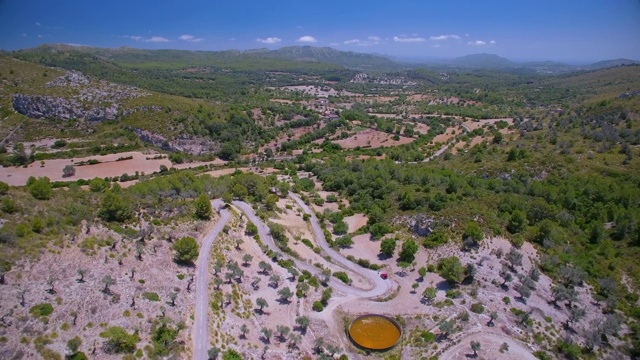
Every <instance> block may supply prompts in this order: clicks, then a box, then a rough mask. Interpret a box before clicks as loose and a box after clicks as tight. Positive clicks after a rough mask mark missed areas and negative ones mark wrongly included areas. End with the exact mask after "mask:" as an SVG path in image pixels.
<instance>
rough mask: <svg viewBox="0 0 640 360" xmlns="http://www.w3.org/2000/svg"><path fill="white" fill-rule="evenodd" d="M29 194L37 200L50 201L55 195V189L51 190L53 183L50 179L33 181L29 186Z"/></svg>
mask: <svg viewBox="0 0 640 360" xmlns="http://www.w3.org/2000/svg"><path fill="white" fill-rule="evenodd" d="M29 193H30V194H31V196H33V197H34V198H35V199H38V200H49V199H51V196H52V195H53V189H52V188H51V182H50V181H49V178H48V177H42V178H38V179H37V180H33V181H32V182H31V184H30V185H29Z"/></svg>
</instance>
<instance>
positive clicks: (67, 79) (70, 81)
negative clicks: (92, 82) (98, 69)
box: [46, 71, 89, 88]
mask: <svg viewBox="0 0 640 360" xmlns="http://www.w3.org/2000/svg"><path fill="white" fill-rule="evenodd" d="M82 85H89V79H87V77H86V76H84V75H83V74H82V73H81V72H78V71H69V72H68V73H66V74H65V75H63V76H59V77H57V78H55V79H53V80H51V81H49V82H48V83H47V85H46V87H47V88H52V87H63V86H70V87H78V86H82Z"/></svg>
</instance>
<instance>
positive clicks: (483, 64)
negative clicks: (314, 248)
mask: <svg viewBox="0 0 640 360" xmlns="http://www.w3.org/2000/svg"><path fill="white" fill-rule="evenodd" d="M447 63H448V64H450V65H453V66H462V67H477V68H504V67H512V66H516V65H517V64H516V63H514V62H513V61H511V60H509V59H507V58H503V57H501V56H498V55H495V54H471V55H466V56H462V57H459V58H455V59H452V60H450V61H448V62H447Z"/></svg>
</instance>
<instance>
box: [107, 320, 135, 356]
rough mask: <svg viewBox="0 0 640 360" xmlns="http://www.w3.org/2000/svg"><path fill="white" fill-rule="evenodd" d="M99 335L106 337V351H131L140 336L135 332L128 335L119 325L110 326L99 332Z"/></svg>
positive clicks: (133, 349)
mask: <svg viewBox="0 0 640 360" xmlns="http://www.w3.org/2000/svg"><path fill="white" fill-rule="evenodd" d="M100 337H103V338H106V339H107V341H106V342H105V349H106V351H107V352H108V353H117V354H119V353H129V354H131V353H133V352H134V351H135V350H136V344H137V343H138V342H140V338H139V337H138V335H136V334H132V335H129V333H127V331H126V330H125V329H124V328H122V327H120V326H112V327H110V328H108V329H107V330H105V331H103V332H101V333H100Z"/></svg>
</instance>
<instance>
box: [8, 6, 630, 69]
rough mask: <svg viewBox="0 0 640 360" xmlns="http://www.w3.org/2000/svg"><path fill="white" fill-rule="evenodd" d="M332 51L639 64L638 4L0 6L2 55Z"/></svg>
mask: <svg viewBox="0 0 640 360" xmlns="http://www.w3.org/2000/svg"><path fill="white" fill-rule="evenodd" d="M42 43H69V44H80V45H91V46H100V47H120V46H129V47H139V48H149V49H167V48H170V49H190V50H226V49H243V50H244V49H254V48H260V47H267V48H272V49H275V48H280V47H283V46H291V45H313V46H330V47H333V48H336V49H339V50H350V51H357V52H371V53H379V54H385V55H390V56H395V57H399V58H413V59H419V58H425V59H427V58H431V59H433V58H451V57H456V56H462V55H467V54H474V53H494V54H498V55H501V56H505V57H508V58H510V59H514V60H558V61H568V62H589V61H597V60H604V59H613V58H620V57H625V58H632V59H637V60H640V1H639V0H536V1H531V0H529V1H520V0H508V1H505V0H494V1H483V0H457V1H456V0H450V1H442V0H441V1H437V2H436V1H429V0H413V1H402V0H396V1H391V0H368V1H360V0H357V1H353V0H341V1H335V0H325V1H304V0H288V1H268V0H255V1H246V0H234V1H226V0H210V1H180V2H179V1H165V0H155V1H148V0H127V1H123V0H107V1H104V0H103V1H94V0H62V1H51V0H0V48H2V49H6V50H15V49H20V48H28V47H33V46H37V45H39V44H42Z"/></svg>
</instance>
